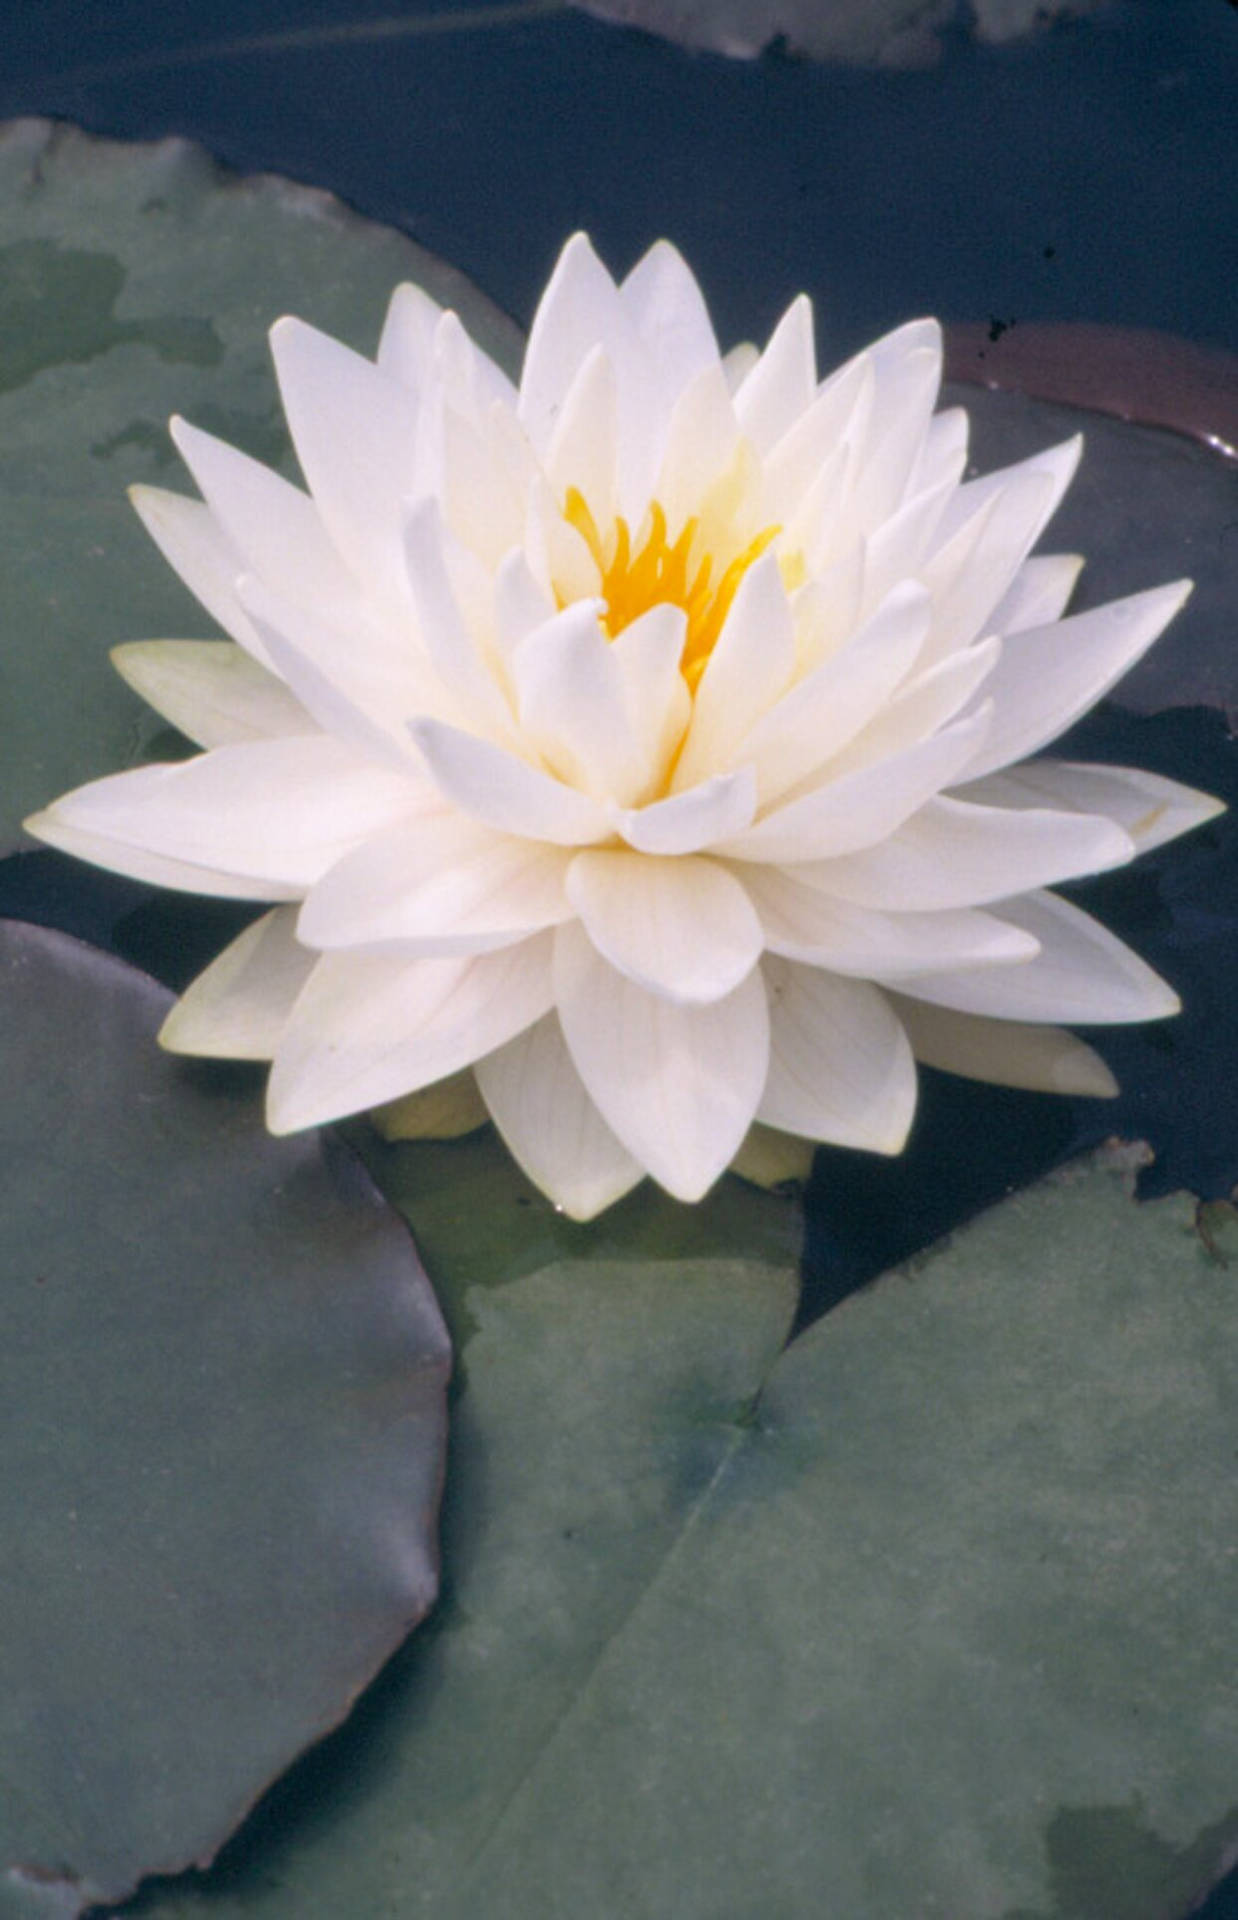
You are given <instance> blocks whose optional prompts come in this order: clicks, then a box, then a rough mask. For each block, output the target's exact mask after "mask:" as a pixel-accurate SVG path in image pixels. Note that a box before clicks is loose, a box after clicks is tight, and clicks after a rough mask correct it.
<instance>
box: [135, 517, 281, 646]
mask: <svg viewBox="0 0 1238 1920" xmlns="http://www.w3.org/2000/svg"><path fill="white" fill-rule="evenodd" d="M129 498H130V500H131V501H132V503H133V506H134V509H135V511H136V512H137V514H138V517H139V519H140V520H141V522H142V525H143V526H144V527H145V528H146V531H147V533H149V535H150V537H151V539H152V540H153V541H154V542H155V545H156V546H157V547H158V549H159V551H160V553H161V554H162V555H163V557H164V559H165V560H166V561H167V562H168V565H169V566H170V567H172V568H173V570H174V571H175V572H176V573H179V575H180V577H181V579H182V580H183V581H184V582H185V585H186V586H187V587H188V588H189V591H190V593H192V594H193V595H194V597H195V599H197V600H200V601H201V603H202V605H203V606H204V607H205V608H206V611H207V612H208V613H209V614H210V616H211V618H212V619H213V620H217V621H218V622H219V625H220V626H221V627H222V628H223V630H224V632H225V633H227V634H231V636H232V638H233V639H234V640H235V641H237V642H238V643H239V645H241V646H242V647H244V649H245V651H246V652H247V653H250V654H252V655H253V656H254V658H255V659H257V660H259V661H263V662H265V655H264V653H263V650H262V642H261V641H260V640H259V638H258V636H257V634H256V633H255V632H254V630H253V627H252V626H251V624H250V622H249V619H248V618H247V616H246V614H245V613H244V611H243V609H242V607H241V603H240V601H239V600H238V599H237V597H236V580H237V575H238V574H241V573H244V572H245V570H246V568H247V567H248V565H249V562H248V561H247V560H246V559H245V558H244V556H243V555H242V554H241V552H240V549H239V548H238V547H236V546H235V545H234V544H233V542H232V541H231V540H229V538H228V536H227V535H226V534H225V532H224V530H223V528H222V527H221V526H220V524H219V522H218V521H217V520H216V518H215V516H214V514H213V513H212V512H211V510H210V508H209V507H208V506H207V505H206V504H205V502H204V501H201V500H186V499H185V498H184V497H183V496H182V495H181V494H179V493H165V492H164V490H163V488H162V487H143V486H137V487H130V489H129Z"/></svg>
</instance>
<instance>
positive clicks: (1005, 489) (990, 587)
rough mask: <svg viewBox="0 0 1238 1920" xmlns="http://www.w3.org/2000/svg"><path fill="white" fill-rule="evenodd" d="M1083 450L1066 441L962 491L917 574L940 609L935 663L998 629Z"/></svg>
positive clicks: (932, 644)
mask: <svg viewBox="0 0 1238 1920" xmlns="http://www.w3.org/2000/svg"><path fill="white" fill-rule="evenodd" d="M1081 445H1082V442H1081V441H1080V440H1079V439H1077V438H1076V439H1074V440H1068V441H1067V442H1066V443H1065V445H1063V446H1060V447H1053V448H1050V449H1049V450H1048V451H1047V452H1045V453H1041V454H1037V455H1035V456H1034V457H1033V458H1032V459H1031V460H1025V461H1023V462H1022V463H1021V464H1020V465H1019V466H1017V467H1008V468H1006V469H1004V470H1003V471H1002V472H1000V473H996V474H990V475H989V476H988V477H987V478H986V479H984V480H973V481H970V482H969V483H968V485H967V486H965V487H960V488H959V489H958V491H957V493H956V494H955V495H954V497H953V499H952V500H951V501H950V502H949V504H948V506H947V508H946V511H945V514H944V515H943V518H942V523H941V528H940V530H939V539H940V545H939V546H938V547H937V550H936V551H935V552H934V554H933V555H932V557H931V558H930V559H929V560H928V561H926V562H925V564H924V565H923V567H922V568H921V570H920V577H921V579H922V580H923V581H924V583H925V585H926V586H927V587H928V588H929V590H930V592H931V593H932V595H933V598H934V602H935V608H936V615H935V620H934V630H933V638H932V641H931V642H930V649H931V652H932V654H933V655H934V657H940V656H941V655H943V654H945V653H948V652H951V651H953V650H954V649H955V648H957V647H963V646H966V645H967V643H968V642H969V641H970V640H974V639H975V638H976V636H977V635H978V634H980V633H987V632H991V631H993V618H992V616H993V613H994V611H995V609H996V608H997V607H998V606H999V605H1000V603H1001V601H1002V598H1003V596H1004V595H1005V594H1006V593H1007V592H1008V591H1009V589H1010V585H1011V582H1012V581H1013V580H1014V578H1015V576H1016V574H1017V573H1018V570H1019V568H1020V567H1021V566H1022V565H1023V562H1024V561H1025V560H1026V558H1027V555H1028V553H1029V552H1030V551H1031V548H1032V546H1033V545H1034V544H1035V542H1036V541H1037V540H1038V539H1039V537H1040V534H1041V532H1042V531H1043V529H1044V527H1045V524H1046V522H1047V521H1048V520H1049V518H1050V517H1051V515H1052V514H1053V512H1054V511H1055V509H1056V507H1057V505H1058V502H1059V501H1060V500H1061V497H1062V495H1063V493H1064V492H1065V491H1066V488H1067V487H1068V486H1069V484H1070V480H1071V477H1072V475H1073V474H1074V471H1075V468H1076V467H1077V465H1078V463H1079V452H1080V448H1081ZM965 507H967V508H969V509H970V511H969V512H967V513H966V514H965V513H964V508H965Z"/></svg>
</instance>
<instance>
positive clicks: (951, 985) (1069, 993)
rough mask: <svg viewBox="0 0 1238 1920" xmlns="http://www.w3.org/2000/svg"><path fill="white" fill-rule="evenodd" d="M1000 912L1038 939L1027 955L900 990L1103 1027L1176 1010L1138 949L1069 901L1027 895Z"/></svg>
mask: <svg viewBox="0 0 1238 1920" xmlns="http://www.w3.org/2000/svg"><path fill="white" fill-rule="evenodd" d="M1000 911H1001V915H1002V918H1003V919H1005V920H1009V921H1010V923H1011V925H1012V926H1016V927H1022V928H1023V930H1024V932H1026V933H1030V934H1033V935H1034V936H1035V938H1036V939H1037V940H1039V942H1040V947H1041V951H1040V952H1039V953H1038V954H1037V956H1036V958H1035V959H1034V960H1028V961H1025V962H1024V963H1023V965H1021V966H1017V967H994V968H987V969H985V971H984V972H981V973H972V972H968V971H966V970H961V971H959V972H957V973H944V972H943V973H939V974H921V975H919V976H918V977H917V978H916V979H915V980H914V981H908V982H906V983H905V986H904V991H905V992H907V993H908V994H911V995H913V996H914V997H915V998H916V999H917V1000H928V1001H931V1002H932V1003H933V1004H934V1005H935V1006H940V1007H954V1008H956V1009H957V1010H958V1011H959V1012H961V1013H983V1014H990V1015H992V1016H993V1017H994V1018H996V1019H999V1020H1032V1021H1042V1020H1048V1021H1058V1020H1069V1021H1071V1022H1073V1023H1076V1024H1078V1025H1079V1026H1109V1025H1113V1024H1115V1023H1117V1022H1121V1021H1128V1020H1161V1019H1163V1018H1164V1017H1165V1015H1166V1014H1170V1013H1176V1012H1177V1011H1178V1005H1179V1002H1178V996H1177V994H1176V993H1175V992H1174V991H1173V988H1172V987H1170V986H1169V985H1167V983H1166V982H1165V981H1164V980H1162V979H1161V978H1160V976H1159V975H1158V974H1155V973H1153V971H1152V969H1151V967H1149V966H1148V965H1147V964H1146V963H1145V962H1144V961H1142V960H1141V959H1140V958H1139V956H1138V954H1135V953H1132V952H1131V950H1130V948H1129V947H1125V946H1123V944H1122V942H1121V941H1120V940H1116V939H1115V938H1114V936H1113V935H1112V934H1111V933H1109V932H1108V931H1107V930H1106V928H1104V927H1102V926H1101V925H1100V923H1099V922H1098V921H1096V920H1093V919H1092V918H1091V917H1090V916H1089V915H1088V914H1086V913H1082V912H1081V911H1080V910H1079V908H1078V907H1075V906H1072V905H1071V904H1070V902H1069V901H1066V900H1059V899H1058V897H1057V895H1056V894H1052V893H1029V894H1027V895H1026V896H1024V897H1021V898H1019V899H1017V900H1006V901H1003V902H1002V903H1001V908H1000Z"/></svg>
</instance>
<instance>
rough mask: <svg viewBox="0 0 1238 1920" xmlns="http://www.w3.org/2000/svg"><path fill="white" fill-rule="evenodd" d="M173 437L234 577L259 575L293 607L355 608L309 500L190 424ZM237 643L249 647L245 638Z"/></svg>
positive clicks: (353, 591) (176, 424)
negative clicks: (229, 555)
mask: <svg viewBox="0 0 1238 1920" xmlns="http://www.w3.org/2000/svg"><path fill="white" fill-rule="evenodd" d="M171 434H172V438H173V440H174V442H175V443H176V448H177V451H178V453H179V454H180V456H181V458H182V460H183V461H184V462H185V465H186V466H187V467H188V468H189V471H190V473H191V474H192V475H193V477H194V479H195V480H196V482H197V484H198V486H199V487H200V488H201V490H202V497H203V499H204V500H205V501H206V504H207V506H208V507H209V508H210V510H211V513H212V515H213V517H214V519H215V520H216V521H217V523H218V525H219V527H220V529H221V531H222V533H223V534H224V537H225V538H226V539H227V541H228V542H229V544H230V545H231V546H232V547H233V548H235V550H236V551H237V553H239V554H240V555H241V558H242V565H241V566H240V567H238V568H237V569H236V572H237V573H240V572H252V573H256V574H257V575H258V576H259V578H260V579H262V580H264V581H265V582H266V584H267V586H268V587H270V588H271V590H272V591H273V592H275V593H278V594H281V595H282V596H283V597H284V598H285V599H288V600H291V601H292V602H293V604H294V605H296V606H306V607H312V608H316V609H319V610H322V609H326V608H330V609H332V610H333V611H334V610H336V609H345V608H354V607H356V606H357V604H358V594H357V586H356V582H355V581H354V580H353V579H352V578H351V577H350V575H349V573H348V571H347V569H346V568H345V566H344V565H343V563H342V562H341V560H340V557H339V555H338V554H337V553H336V551H335V549H334V547H333V546H332V544H331V541H330V539H329V537H328V534H327V530H326V527H325V526H324V525H323V522H322V520H321V518H320V516H319V513H318V508H317V507H316V505H315V504H314V502H313V501H312V500H311V499H310V497H309V495H308V494H305V493H302V492H301V490H300V488H299V487H294V486H292V485H291V484H290V483H289V482H288V481H287V480H281V479H280V477H279V475H278V474H277V473H272V472H271V469H270V468H269V467H264V466H263V465H262V463H261V462H260V461H258V460H251V459H250V457H249V455H248V454H246V453H240V452H238V450H237V449H236V448H235V447H230V446H228V444H227V442H226V441H224V440H217V439H216V438H215V436H214V435H213V434H210V433H203V432H202V431H201V430H200V429H199V428H198V427H193V426H190V424H189V422H188V421H187V420H180V419H176V420H173V421H172V422H171ZM147 524H148V525H149V524H150V522H149V521H148V523H147ZM156 537H158V536H156ZM233 578H234V579H235V574H234V576H233ZM234 638H235V639H238V640H240V641H241V643H242V645H243V644H244V639H245V636H244V634H243V633H237V634H235V635H234Z"/></svg>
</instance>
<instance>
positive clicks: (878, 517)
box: [850, 321, 941, 529]
mask: <svg viewBox="0 0 1238 1920" xmlns="http://www.w3.org/2000/svg"><path fill="white" fill-rule="evenodd" d="M915 325H916V323H914V322H913V327H914V326H915ZM928 327H929V331H928V332H927V333H925V334H922V335H921V334H919V333H917V334H916V336H915V337H916V338H917V339H919V340H920V341H921V344H918V345H916V346H913V347H910V348H909V350H908V351H906V352H904V353H901V354H899V356H898V358H897V360H896V361H894V362H893V363H892V364H891V365H890V366H889V367H888V368H886V369H883V368H882V367H881V366H880V364H879V365H878V368H877V400H876V405H875V407H874V411H873V425H872V430H871V432H870V435H869V440H868V444H867V446H866V448H865V451H864V458H863V460H862V461H861V462H860V465H859V469H858V472H857V474H856V477H855V481H854V483H853V485H854V493H853V498H852V501H851V502H850V506H851V511H852V512H854V513H855V514H857V515H858V517H859V519H860V521H861V523H862V525H863V527H864V528H865V529H867V528H870V527H873V526H878V525H880V523H881V522H882V521H883V520H885V519H887V518H888V517H889V515H890V514H892V513H893V512H894V511H895V509H896V508H897V507H898V506H899V504H900V502H901V501H902V500H903V498H904V496H905V494H906V491H907V483H908V481H909V479H910V478H911V475H912V473H913V471H914V469H915V464H916V461H917V459H918V458H919V454H920V449H921V448H922V446H923V445H924V437H925V434H926V433H927V431H928V425H929V421H930V419H931V417H932V412H933V404H934V402H935V400H936V398H937V389H938V387H939V386H940V385H941V331H940V329H939V328H938V326H937V324H936V322H935V321H933V322H929V323H928Z"/></svg>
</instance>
